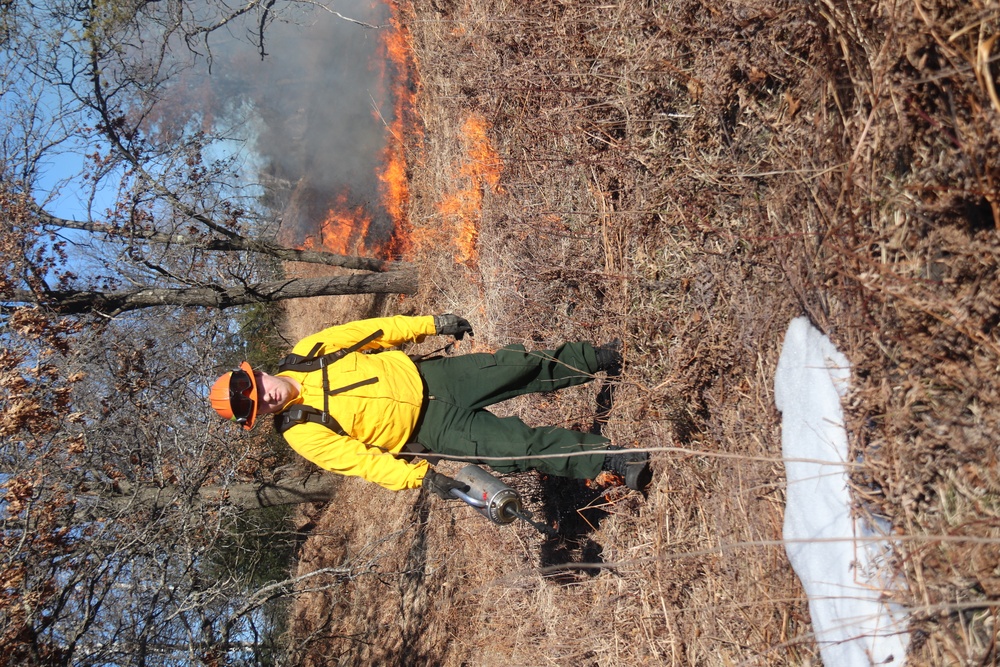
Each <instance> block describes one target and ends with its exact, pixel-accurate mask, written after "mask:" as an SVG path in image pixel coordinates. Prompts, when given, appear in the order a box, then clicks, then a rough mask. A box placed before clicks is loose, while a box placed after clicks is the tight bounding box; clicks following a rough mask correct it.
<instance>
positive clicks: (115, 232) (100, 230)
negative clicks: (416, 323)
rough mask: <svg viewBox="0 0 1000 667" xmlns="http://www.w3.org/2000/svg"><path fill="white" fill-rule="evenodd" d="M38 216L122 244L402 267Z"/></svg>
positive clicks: (354, 266) (256, 243) (366, 267)
mask: <svg viewBox="0 0 1000 667" xmlns="http://www.w3.org/2000/svg"><path fill="white" fill-rule="evenodd" d="M38 216H39V218H40V219H41V221H42V223H43V224H44V225H46V226H52V227H60V228H63V229H79V230H82V231H87V232H91V233H94V234H104V235H107V236H111V237H115V238H118V239H121V240H123V241H129V240H136V239H142V240H143V241H146V242H147V243H156V244H159V245H182V246H190V247H194V248H201V249H203V250H212V251H215V252H239V251H249V252H257V253H261V254H264V255H270V256H271V257H274V258H276V259H280V260H283V261H286V262H306V263H310V264H325V265H327V266H340V267H343V268H345V269H357V270H359V271H394V270H401V269H403V268H404V267H403V266H401V265H400V264H399V263H396V262H386V261H385V260H381V259H376V258H374V257H356V256H353V255H338V254H335V253H332V252H320V251H316V250H296V249H294V248H285V247H283V246H279V245H276V244H273V243H269V242H267V241H253V240H248V239H245V238H243V237H241V236H233V237H227V238H221V239H220V238H205V237H202V236H197V235H185V234H181V233H173V234H168V233H165V232H158V231H155V230H149V229H130V230H127V231H123V230H120V229H117V228H115V227H113V226H112V225H108V224H103V223H98V222H81V221H79V220H70V219H67V218H57V217H55V216H53V215H50V214H49V213H46V212H45V211H43V210H39V211H38Z"/></svg>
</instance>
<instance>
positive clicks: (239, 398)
mask: <svg viewBox="0 0 1000 667" xmlns="http://www.w3.org/2000/svg"><path fill="white" fill-rule="evenodd" d="M252 389H253V380H251V379H250V374H249V373H247V372H246V371H244V370H236V371H233V374H232V375H231V376H230V377H229V406H230V407H231V408H232V409H233V421H235V422H236V423H237V424H245V423H247V421H248V420H249V419H250V415H252V414H253V399H251V398H250V397H249V396H248V395H247V394H249V393H250V391H251V390H252Z"/></svg>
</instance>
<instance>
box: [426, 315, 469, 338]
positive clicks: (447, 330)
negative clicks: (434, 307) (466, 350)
mask: <svg viewBox="0 0 1000 667" xmlns="http://www.w3.org/2000/svg"><path fill="white" fill-rule="evenodd" d="M434 332H435V333H436V334H438V335H439V336H454V337H455V340H462V338H464V337H465V334H469V335H470V336H475V335H476V334H475V332H473V331H472V325H471V324H469V320H467V319H465V318H464V317H459V316H458V315H452V314H451V313H448V314H447V315H435V316H434Z"/></svg>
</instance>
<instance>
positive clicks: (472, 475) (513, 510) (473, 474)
mask: <svg viewBox="0 0 1000 667" xmlns="http://www.w3.org/2000/svg"><path fill="white" fill-rule="evenodd" d="M455 480H456V481H458V482H461V483H462V484H466V485H468V487H469V490H468V491H467V492H462V491H460V490H458V489H452V490H451V494H452V495H453V496H455V497H456V498H458V499H459V500H461V501H463V502H464V503H466V504H467V505H470V506H471V507H473V508H475V510H476V511H477V512H479V513H480V514H482V515H483V516H484V517H486V518H487V519H489V520H490V521H492V522H493V523H495V524H497V525H500V526H503V525H506V524H508V523H511V522H513V521H514V519H520V520H521V521H524V522H525V523H529V524H531V525H532V526H533V527H534V528H535V529H536V530H537V531H538V532H540V533H542V534H544V535H548V536H549V537H555V536H556V531H554V530H553V529H552V528H550V527H549V526H547V525H545V524H544V523H542V522H541V521H535V520H534V518H533V517H532V516H531V512H529V511H528V510H526V509H524V505H523V504H522V503H521V495H520V494H519V493H518V492H517V491H516V490H515V489H512V488H511V487H509V486H507V485H506V484H504V483H503V482H501V481H500V480H499V479H497V478H496V477H494V476H493V475H491V474H489V473H488V472H486V471H485V470H483V469H482V468H480V467H479V466H477V465H471V464H470V465H467V466H465V467H464V468H462V469H461V470H460V471H459V472H458V474H457V475H455Z"/></svg>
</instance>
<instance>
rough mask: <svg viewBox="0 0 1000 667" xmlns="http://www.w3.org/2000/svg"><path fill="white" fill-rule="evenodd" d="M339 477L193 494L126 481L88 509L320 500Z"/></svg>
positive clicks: (242, 506)
mask: <svg viewBox="0 0 1000 667" xmlns="http://www.w3.org/2000/svg"><path fill="white" fill-rule="evenodd" d="M341 481H342V480H341V479H340V478H339V477H337V476H336V475H333V474H331V473H313V474H311V475H307V476H305V477H292V478H288V479H281V480H278V481H275V482H267V483H260V484H230V485H229V486H202V487H200V488H199V489H198V490H197V492H196V493H195V494H194V496H190V490H188V489H184V488H182V487H178V486H164V487H154V486H139V487H136V488H130V485H128V484H126V485H124V486H122V487H120V490H121V492H122V493H121V495H116V496H101V497H100V498H99V499H98V500H97V502H96V507H93V508H91V509H90V510H89V511H88V512H87V513H88V514H91V515H92V516H91V518H98V516H97V515H107V514H111V515H117V514H128V513H129V512H135V511H148V510H157V509H161V508H164V507H167V506H169V505H173V504H175V503H180V504H188V505H192V506H202V505H218V504H220V503H223V504H226V505H229V506H231V507H235V508H237V509H238V510H240V511H241V512H248V511H253V510H260V509H265V508H268V507H280V506H283V505H298V504H300V503H323V502H328V501H329V500H331V499H332V498H333V496H334V494H335V493H336V491H337V488H338V487H339V486H340V483H341Z"/></svg>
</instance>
